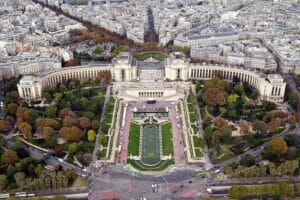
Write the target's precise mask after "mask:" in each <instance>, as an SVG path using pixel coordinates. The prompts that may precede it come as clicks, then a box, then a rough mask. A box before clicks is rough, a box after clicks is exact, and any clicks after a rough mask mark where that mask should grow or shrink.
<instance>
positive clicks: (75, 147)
mask: <svg viewBox="0 0 300 200" xmlns="http://www.w3.org/2000/svg"><path fill="white" fill-rule="evenodd" d="M77 150H78V144H77V143H72V144H70V145H69V146H68V152H69V154H70V155H73V154H74V153H75V152H76V151H77Z"/></svg>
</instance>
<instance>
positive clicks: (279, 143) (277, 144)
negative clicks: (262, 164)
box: [266, 137, 288, 156]
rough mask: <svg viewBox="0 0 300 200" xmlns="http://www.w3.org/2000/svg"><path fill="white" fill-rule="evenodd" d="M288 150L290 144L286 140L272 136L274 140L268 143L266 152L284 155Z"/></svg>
mask: <svg viewBox="0 0 300 200" xmlns="http://www.w3.org/2000/svg"><path fill="white" fill-rule="evenodd" d="M287 151H288V146H287V144H286V142H285V141H284V140H283V139H281V138H280V137H274V138H272V140H271V141H270V142H269V143H268V145H267V147H266V152H267V153H270V154H271V155H279V156H283V155H285V154H286V153H287Z"/></svg>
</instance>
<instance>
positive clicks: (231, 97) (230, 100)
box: [227, 94, 240, 104]
mask: <svg viewBox="0 0 300 200" xmlns="http://www.w3.org/2000/svg"><path fill="white" fill-rule="evenodd" d="M239 97H240V96H239V95H237V94H230V95H229V96H228V97H227V102H228V103H230V104H234V103H235V102H236V101H237V99H238V98H239Z"/></svg>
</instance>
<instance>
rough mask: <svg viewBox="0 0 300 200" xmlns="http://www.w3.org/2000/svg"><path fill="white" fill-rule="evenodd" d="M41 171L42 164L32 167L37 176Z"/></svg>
mask: <svg viewBox="0 0 300 200" xmlns="http://www.w3.org/2000/svg"><path fill="white" fill-rule="evenodd" d="M42 172H43V166H42V165H41V164H38V165H37V166H36V167H35V168H34V173H35V174H36V176H37V177H40V176H41V174H42Z"/></svg>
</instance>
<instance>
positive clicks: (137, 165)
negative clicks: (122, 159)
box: [127, 160, 174, 171]
mask: <svg viewBox="0 0 300 200" xmlns="http://www.w3.org/2000/svg"><path fill="white" fill-rule="evenodd" d="M127 163H128V164H130V165H131V166H132V167H134V168H135V169H137V170H140V171H162V170H164V169H166V168H167V167H168V166H170V165H172V164H174V160H164V161H161V162H160V163H159V164H158V165H156V166H153V167H148V166H145V165H143V163H141V162H140V161H138V160H137V161H135V160H127Z"/></svg>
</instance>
